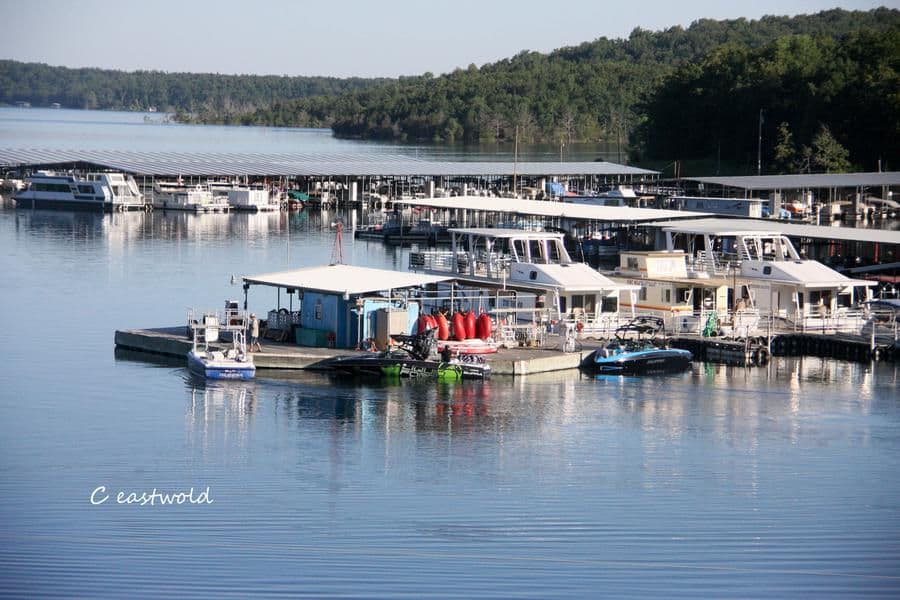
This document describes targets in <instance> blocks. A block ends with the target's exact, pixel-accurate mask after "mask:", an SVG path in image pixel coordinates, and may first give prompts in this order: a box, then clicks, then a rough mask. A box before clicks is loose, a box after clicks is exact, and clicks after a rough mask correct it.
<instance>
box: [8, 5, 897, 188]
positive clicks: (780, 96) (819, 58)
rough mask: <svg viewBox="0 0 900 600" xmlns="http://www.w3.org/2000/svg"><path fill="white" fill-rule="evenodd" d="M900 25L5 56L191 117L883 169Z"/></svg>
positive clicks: (62, 80)
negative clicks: (334, 49)
mask: <svg viewBox="0 0 900 600" xmlns="http://www.w3.org/2000/svg"><path fill="white" fill-rule="evenodd" d="M898 39H900V11H897V10H890V9H887V8H879V9H876V10H872V11H867V12H862V11H845V10H840V9H835V10H829V11H825V12H820V13H817V14H814V15H801V16H796V17H774V16H770V17H764V18H762V19H759V20H753V21H748V20H746V19H736V20H728V21H713V20H708V19H703V20H699V21H696V22H695V23H693V24H692V25H691V26H690V27H688V28H686V29H685V28H682V27H672V28H669V29H666V30H664V31H658V32H651V31H646V30H643V29H635V30H634V31H633V32H632V33H631V35H630V36H629V37H628V38H627V39H607V38H599V39H597V40H595V41H593V42H586V43H583V44H580V45H578V46H573V47H568V48H562V49H559V50H556V51H554V52H552V53H549V54H542V53H538V52H530V51H523V52H521V53H519V54H517V55H516V56H514V57H512V58H509V59H505V60H501V61H498V62H495V63H490V64H486V65H484V66H481V67H478V66H476V65H469V66H468V68H465V69H457V70H455V71H453V72H452V73H447V74H445V75H440V76H434V75H433V74H431V73H425V74H424V75H421V76H416V77H401V78H399V79H377V80H376V79H331V78H321V77H271V76H266V77H262V76H246V75H241V76H226V75H190V74H166V73H159V72H136V73H125V72H119V71H103V70H99V69H65V68H60V67H48V66H46V65H34V64H23V63H17V62H12V61H0V102H6V103H11V102H15V101H23V100H24V101H29V102H31V103H32V104H36V105H46V104H48V103H50V102H59V103H60V104H62V105H64V106H71V107H79V108H118V109H123V108H124V109H146V108H147V107H149V106H155V107H157V108H158V109H159V110H165V111H169V112H176V113H178V114H177V118H178V119H179V120H182V121H192V122H205V123H225V124H243V125H280V126H306V127H331V128H332V130H333V131H334V132H335V134H336V135H340V136H346V137H359V138H376V139H397V140H403V141H437V142H441V141H447V142H461V141H462V142H477V141H486V140H490V141H494V140H501V141H502V140H510V139H511V138H513V137H514V136H515V135H517V136H518V139H520V140H521V141H523V142H538V141H542V142H552V143H568V142H576V141H580V142H597V141H606V142H616V143H619V144H620V145H623V146H624V145H627V147H628V148H629V150H630V155H631V157H632V160H635V161H639V162H641V163H642V164H648V165H649V164H651V163H653V162H654V161H657V162H658V165H659V166H660V167H662V165H664V164H667V163H671V162H673V161H690V160H698V159H699V160H707V161H708V162H707V164H709V161H711V160H715V161H717V163H719V162H721V163H726V162H727V163H730V165H731V169H730V170H735V169H738V170H740V171H741V172H755V171H756V161H757V151H760V155H761V156H760V158H761V159H762V170H763V172H767V173H769V172H800V171H827V170H837V169H846V168H864V169H870V170H871V169H875V168H876V166H877V165H878V161H879V160H880V161H881V166H882V167H883V168H889V167H893V168H897V166H896V165H897V163H898V162H900V156H898V153H900V139H898V132H900V124H898V120H900V115H898V113H900V83H898V77H900V75H898V73H900V41H898ZM760 134H761V135H760ZM761 140H762V143H761ZM706 170H707V172H708V170H709V168H708V167H707V168H706ZM717 170H718V169H717Z"/></svg>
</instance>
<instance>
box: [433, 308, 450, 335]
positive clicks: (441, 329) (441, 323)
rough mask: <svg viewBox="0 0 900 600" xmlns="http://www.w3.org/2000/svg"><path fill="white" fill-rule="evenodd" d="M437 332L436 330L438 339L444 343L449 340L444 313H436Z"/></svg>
mask: <svg viewBox="0 0 900 600" xmlns="http://www.w3.org/2000/svg"><path fill="white" fill-rule="evenodd" d="M436 319H437V330H438V335H437V337H438V339H439V340H441V341H443V342H446V341H447V340H449V339H450V323H448V322H447V317H446V316H445V315H444V313H438V315H437V317H436Z"/></svg>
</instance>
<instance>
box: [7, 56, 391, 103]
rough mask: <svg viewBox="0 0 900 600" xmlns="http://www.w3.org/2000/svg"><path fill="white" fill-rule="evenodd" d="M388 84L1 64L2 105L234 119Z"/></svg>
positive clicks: (354, 80) (8, 61)
mask: <svg viewBox="0 0 900 600" xmlns="http://www.w3.org/2000/svg"><path fill="white" fill-rule="evenodd" d="M388 81H390V80H388V79H362V78H350V79H339V78H336V77H279V76H274V75H265V76H258V75H214V74H195V73H163V72H159V71H135V72H126V71H111V70H104V69H69V68H66V67H51V66H48V65H44V64H37V63H22V62H17V61H12V60H0V104H13V103H16V102H28V103H30V104H32V105H33V106H48V105H50V104H51V103H59V104H61V105H62V106H63V107H64V108H90V109H114V110H147V109H148V108H150V107H155V108H156V109H157V110H160V111H167V112H182V113H197V114H208V115H218V114H230V113H234V112H251V111H255V110H257V109H258V108H260V107H263V106H271V105H272V104H273V103H275V102H282V101H284V100H286V99H290V98H304V97H307V96H335V95H338V94H341V93H344V92H348V91H352V90H358V89H363V88H366V87H372V86H376V85H383V84H384V83H386V82H388Z"/></svg>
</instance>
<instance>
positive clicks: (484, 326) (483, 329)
mask: <svg viewBox="0 0 900 600" xmlns="http://www.w3.org/2000/svg"><path fill="white" fill-rule="evenodd" d="M475 333H476V335H477V336H478V339H480V340H486V339H488V338H489V337H491V318H490V317H489V316H488V314H487V313H484V312H483V313H481V314H480V315H478V322H477V323H476V324H475Z"/></svg>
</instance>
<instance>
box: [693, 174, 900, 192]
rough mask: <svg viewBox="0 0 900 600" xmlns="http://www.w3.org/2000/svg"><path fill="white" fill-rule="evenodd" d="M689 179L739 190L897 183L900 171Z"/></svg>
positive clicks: (866, 185) (855, 186)
mask: <svg viewBox="0 0 900 600" xmlns="http://www.w3.org/2000/svg"><path fill="white" fill-rule="evenodd" d="M686 179H688V180H689V181H696V182H698V183H703V184H709V185H721V186H723V187H730V188H738V189H742V190H809V189H829V188H862V187H882V186H894V185H900V171H889V172H884V173H820V174H809V175H748V176H737V177H687V178H686Z"/></svg>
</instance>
